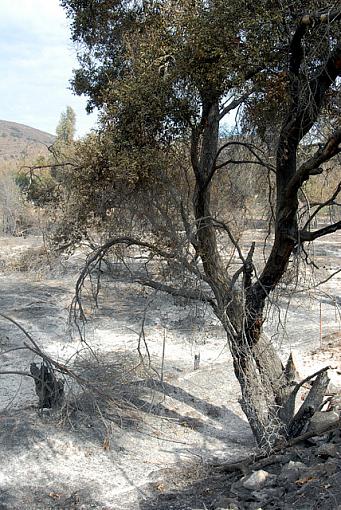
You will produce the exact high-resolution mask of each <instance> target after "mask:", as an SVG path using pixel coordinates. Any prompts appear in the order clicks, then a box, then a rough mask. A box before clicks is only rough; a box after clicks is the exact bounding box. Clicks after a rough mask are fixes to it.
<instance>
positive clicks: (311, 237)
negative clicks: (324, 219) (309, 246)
mask: <svg viewBox="0 0 341 510" xmlns="http://www.w3.org/2000/svg"><path fill="white" fill-rule="evenodd" d="M340 229H341V221H338V222H336V223H332V224H331V225H328V226H327V227H324V228H320V229H319V230H315V231H314V232H309V231H308V230H301V231H300V232H299V240H300V241H301V242H302V243H304V242H307V241H308V242H310V241H315V239H318V238H319V237H323V236H326V235H328V234H333V233H334V232H336V231H337V230H340Z"/></svg>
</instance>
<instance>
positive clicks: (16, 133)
mask: <svg viewBox="0 0 341 510" xmlns="http://www.w3.org/2000/svg"><path fill="white" fill-rule="evenodd" d="M54 139H55V137H54V136H53V135H51V134H49V133H45V132H44V131H40V130H39V129H35V128H32V127H29V126H25V125H24V124H18V123H17V122H9V121H6V120H0V160H2V161H8V160H17V159H22V158H26V157H29V156H31V155H35V156H37V155H39V154H45V153H46V152H47V146H48V145H51V144H52V143H53V141H54Z"/></svg>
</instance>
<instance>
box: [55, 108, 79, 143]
mask: <svg viewBox="0 0 341 510" xmlns="http://www.w3.org/2000/svg"><path fill="white" fill-rule="evenodd" d="M75 132H76V114H75V112H74V110H73V109H72V108H71V106H67V107H66V111H65V112H62V113H61V115H60V120H59V123H58V125H57V128H56V134H57V140H56V143H61V144H63V145H71V144H72V143H73V141H74V137H75Z"/></svg>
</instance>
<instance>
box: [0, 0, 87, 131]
mask: <svg viewBox="0 0 341 510" xmlns="http://www.w3.org/2000/svg"><path fill="white" fill-rule="evenodd" d="M0 4H1V12H0V76H1V79H0V119H3V120H10V121H14V122H20V123H22V124H27V125H29V126H32V127H35V128H38V129H42V130H43V131H47V132H49V133H55V130H56V125H57V124H58V121H59V117H60V114H61V112H62V111H65V109H66V107H67V106H68V105H69V106H71V107H72V108H73V109H74V110H75V112H76V117H77V135H79V136H81V135H83V134H85V133H86V132H87V131H89V130H90V128H91V127H92V126H93V125H94V124H95V122H96V119H95V115H90V116H89V115H87V114H86V112H85V105H86V99H85V98H84V97H81V98H80V97H77V96H74V95H73V94H72V92H71V90H69V87H70V85H69V80H70V78H71V76H72V69H73V68H75V67H77V62H76V55H75V50H74V48H73V47H72V43H71V41H70V32H69V28H68V23H67V20H66V17H65V14H64V10H63V9H62V8H61V7H60V6H59V1H58V0H0Z"/></svg>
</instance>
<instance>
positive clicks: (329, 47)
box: [61, 0, 341, 448]
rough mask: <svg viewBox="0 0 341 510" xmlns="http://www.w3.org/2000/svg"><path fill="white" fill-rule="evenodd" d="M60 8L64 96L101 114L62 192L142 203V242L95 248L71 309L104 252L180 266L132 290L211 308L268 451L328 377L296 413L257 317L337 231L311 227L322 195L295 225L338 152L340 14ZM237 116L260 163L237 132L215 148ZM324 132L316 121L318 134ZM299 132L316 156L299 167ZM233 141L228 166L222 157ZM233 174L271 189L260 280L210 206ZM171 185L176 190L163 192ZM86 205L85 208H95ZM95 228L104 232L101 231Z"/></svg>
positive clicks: (270, 5) (100, 4)
mask: <svg viewBox="0 0 341 510" xmlns="http://www.w3.org/2000/svg"><path fill="white" fill-rule="evenodd" d="M61 4H62V6H63V7H65V9H66V11H67V14H68V16H69V18H70V20H71V22H72V35H73V40H74V41H75V42H76V43H77V44H78V45H79V48H80V50H79V61H80V65H81V67H80V69H79V70H77V71H76V73H75V76H74V81H73V85H74V89H75V91H76V92H77V93H79V94H86V95H88V97H89V105H88V108H89V109H91V108H93V107H94V106H97V107H99V108H100V109H101V111H102V117H101V125H102V131H101V133H100V134H99V141H98V143H97V145H96V147H97V149H96V151H95V152H94V151H93V150H91V153H89V152H88V154H87V157H86V158H83V168H84V169H86V171H87V173H86V172H85V173H84V171H83V172H82V174H78V179H80V180H81V181H82V182H83V184H84V187H83V189H82V191H79V186H78V188H77V189H78V191H77V194H76V193H75V196H76V195H77V196H78V197H80V196H83V203H85V202H86V201H87V199H88V197H89V189H90V187H91V183H95V186H94V190H93V191H94V196H95V197H97V199H98V198H99V197H100V196H102V202H101V203H102V205H103V208H104V212H108V213H112V212H113V213H114V214H115V208H116V207H117V204H118V199H119V193H117V189H119V190H122V189H124V196H125V197H129V196H130V197H131V200H135V204H136V202H137V200H136V197H137V196H138V195H140V196H141V194H144V196H145V197H148V206H150V207H149V208H148V211H147V212H146V211H144V213H143V219H144V220H145V221H146V222H147V224H148V231H146V233H147V234H148V235H146V236H145V237H144V236H143V235H141V229H140V235H139V236H135V237H132V236H131V235H125V234H124V232H122V235H116V236H113V237H111V238H109V239H108V240H107V241H106V242H105V243H104V244H103V245H102V246H100V247H99V248H98V249H97V251H95V252H94V254H93V255H92V256H91V257H90V258H89V260H88V264H87V267H86V268H85V270H84V271H83V272H82V275H81V277H80V280H79V282H78V298H79V295H80V288H81V284H82V283H83V281H84V278H85V277H86V276H87V274H88V273H89V271H90V269H91V267H93V265H94V264H96V262H98V261H100V260H101V259H102V258H103V257H104V256H105V254H106V253H107V252H108V250H109V249H111V248H113V247H115V246H122V245H126V246H131V245H135V246H140V247H142V248H144V249H146V250H149V252H150V253H151V254H153V256H154V257H155V258H157V257H158V258H159V259H160V260H161V259H162V260H167V261H168V262H172V263H174V264H176V265H178V266H181V267H182V268H183V270H184V271H186V272H187V274H188V275H189V279H188V281H190V282H193V281H194V280H196V281H197V282H199V283H200V288H199V289H198V286H188V285H186V286H183V285H178V286H177V285H176V284H173V285H171V284H169V283H167V284H166V283H164V282H162V281H160V280H157V279H152V278H151V277H150V276H149V275H146V276H145V277H143V278H138V280H139V281H140V283H142V284H144V285H147V286H149V287H151V288H154V289H158V290H161V291H165V292H168V293H170V294H172V295H180V296H184V297H186V298H188V299H198V300H201V301H205V302H207V303H209V304H210V305H211V307H212V309H213V311H214V313H215V314H216V316H217V317H218V318H219V319H220V321H221V323H222V325H223V326H224V328H225V330H226V333H227V337H228V341H229V346H230V350H231V354H232V357H233V362H234V370H235V374H236V376H237V378H238V381H239V383H240V386H241V391H242V407H243V410H244V412H245V414H246V416H247V418H248V420H249V423H250V425H251V428H252V430H253V432H254V435H255V437H256V439H257V442H258V443H259V444H260V445H262V446H269V447H270V448H271V447H272V446H273V445H274V444H275V443H276V442H278V441H279V440H281V438H283V437H286V438H287V437H291V436H295V435H297V434H299V433H300V431H301V430H302V428H303V427H304V425H305V423H306V421H307V420H308V419H309V418H310V417H311V415H312V414H313V413H314V412H315V411H316V410H317V408H318V407H319V405H320V404H321V401H322V399H323V395H324V393H325V390H326V387H327V384H328V378H327V376H326V373H325V371H322V372H321V373H320V374H318V375H317V376H316V377H315V380H314V383H313V385H312V388H311V391H310V393H309V396H308V398H307V399H306V401H305V403H304V404H303V405H302V407H301V409H300V410H299V411H298V413H296V414H295V398H296V395H297V392H298V390H299V388H300V387H301V384H302V383H297V384H296V383H295V382H294V381H293V378H292V373H291V370H290V360H289V363H288V364H287V366H283V364H282V362H281V360H280V358H279V356H278V354H277V353H276V352H275V349H274V348H273V346H272V345H271V343H270V342H269V341H268V340H267V339H266V338H265V336H264V335H263V323H264V320H265V316H264V308H265V304H266V302H267V300H268V299H269V297H270V296H271V293H272V292H273V291H274V290H275V289H276V287H277V286H278V285H279V283H280V281H281V279H282V277H283V275H284V274H285V273H286V271H287V268H288V267H289V265H290V258H291V255H292V253H293V252H294V251H299V250H301V249H304V244H305V243H309V242H312V241H314V240H315V239H317V238H320V237H322V236H324V235H327V234H329V233H332V232H335V231H336V230H338V229H340V228H341V222H336V223H332V224H329V225H328V226H326V227H324V228H321V229H317V230H311V221H312V218H313V217H314V216H316V214H317V213H318V212H321V211H322V210H323V208H324V207H326V206H327V205H328V200H326V201H325V202H324V203H322V204H320V205H319V206H318V207H317V209H315V211H314V212H312V214H311V215H310V216H309V217H308V219H307V220H306V221H305V224H304V225H300V224H299V221H298V207H299V200H298V198H299V193H300V191H301V189H302V187H303V186H304V183H306V182H307V181H309V180H311V179H313V178H314V176H315V175H317V174H320V173H321V172H323V171H324V166H323V165H324V164H325V163H326V162H330V161H332V160H333V159H334V158H336V157H337V155H338V154H339V152H340V142H341V130H340V125H339V120H338V117H337V115H338V114H339V102H338V101H339V93H340V80H339V77H340V75H341V42H340V21H341V11H340V9H335V8H334V7H333V5H334V4H329V2H326V1H314V0H310V1H309V2H307V1H304V2H303V1H297V2H295V3H293V2H291V1H286V0H285V1H281V2H277V1H276V2H268V1H265V0H261V1H259V2H257V3H251V2H248V1H246V0H245V1H244V0H239V1H238V2H237V1H230V2H225V1H222V0H212V1H208V2H206V1H193V0H185V1H181V2H179V1H176V0H164V1H161V2H153V1H150V2H148V1H146V2H136V3H134V2H124V1H123V0H122V1H115V2H111V1H109V2H108V1H106V0H85V1H83V2H81V3H80V2H78V1H75V0H62V1H61ZM236 108H239V111H240V116H241V117H242V119H243V125H244V129H245V130H246V131H248V132H251V133H252V134H255V133H256V134H257V135H258V136H259V137H262V138H263V139H264V140H265V141H266V142H267V143H268V146H269V150H270V156H271V157H272V159H270V158H267V157H266V155H265V154H264V153H263V152H262V150H261V149H260V146H258V145H257V144H256V143H255V140H252V142H251V141H250V139H249V138H247V137H244V139H238V140H237V139H235V138H230V139H228V140H225V141H224V142H223V143H221V141H220V137H219V126H220V124H221V122H222V121H223V119H224V118H225V116H226V115H227V114H228V113H229V112H231V111H233V110H235V109H236ZM321 123H326V125H328V129H327V132H326V130H324V138H323V137H322V136H321V133H320V132H319V129H318V128H319V126H320V125H321ZM270 134H271V136H270ZM309 134H311V135H312V136H313V141H314V144H315V147H316V150H315V151H314V152H313V153H311V154H310V155H309V156H307V157H306V158H305V159H304V152H305V151H304V150H303V149H304V148H305V145H306V143H307V142H306V141H307V136H308V135H309ZM92 143H93V140H92ZM236 146H239V148H240V150H241V151H242V152H241V157H236V156H235V147H236ZM273 161H275V164H274V163H273ZM236 165H237V168H238V170H239V171H240V172H242V171H243V170H242V169H243V168H246V170H247V171H250V169H253V168H255V167H261V168H263V169H264V171H265V172H268V173H269V175H270V174H273V175H274V179H275V192H276V193H275V195H276V200H275V205H274V208H273V225H274V240H273V244H272V248H271V252H270V255H269V256H268V258H267V260H266V262H265V264H264V267H262V269H261V271H260V272H257V271H256V267H255V263H254V251H255V245H254V244H252V245H251V247H250V249H249V251H248V253H247V254H244V253H243V252H242V250H241V248H240V246H239V244H238V241H237V239H236V236H235V233H234V232H233V230H232V228H231V226H230V225H229V224H228V223H226V222H225V221H221V219H220V218H218V217H217V215H216V211H215V210H214V199H215V193H216V192H217V190H218V191H219V190H220V186H219V183H220V182H222V181H223V177H222V172H224V173H225V174H226V173H230V172H231V168H234V167H235V166H236ZM84 174H85V176H84ZM172 176H173V177H172ZM174 176H175V177H176V178H175V179H174ZM75 178H76V179H77V176H76V177H75ZM80 180H79V181H78V182H80ZM177 180H178V181H177ZM170 182H171V183H173V194H172V187H171V186H169V185H168V186H167V183H168V184H169V183H170ZM178 184H179V185H178ZM174 186H175V187H176V189H179V190H180V193H179V194H176V195H177V196H176V197H174V196H173V195H174ZM340 188H341V186H340V185H338V187H337V189H336V190H335V192H334V193H333V197H334V199H335V197H336V196H337V194H338V193H339V191H340ZM129 192H130V194H129ZM186 193H187V200H186ZM189 193H190V194H191V200H188V195H189ZM165 199H167V200H165ZM80 202H81V201H80V200H78V204H79V203H80ZM97 203H98V200H96V203H95V202H92V204H93V206H94V209H96V204H97ZM90 210H91V204H89V205H88V209H87V211H88V212H90ZM84 215H86V214H85V212H84V211H83V218H84ZM148 215H149V216H148ZM86 216H87V217H88V215H86ZM105 216H106V214H104V213H103V214H102V218H103V219H105ZM155 218H157V221H156V220H155ZM170 218H174V221H170ZM83 221H84V222H86V221H87V220H86V219H84V220H83ZM142 223H143V222H140V225H141V224H142ZM156 224H157V225H156ZM180 224H182V230H181V231H180V227H179V226H180ZM155 226H157V228H155ZM106 232H107V234H108V236H109V234H110V233H112V230H111V229H110V228H108V229H107V230H106ZM151 232H152V234H153V236H154V237H152V238H150V233H151ZM222 243H224V245H225V246H228V245H230V246H231V245H232V247H233V249H234V250H236V252H237V254H238V257H239V262H240V267H239V269H238V270H237V271H236V272H234V273H231V267H227V268H226V260H225V259H224V257H223V256H222V254H221V245H222ZM78 304H79V305H80V307H81V303H80V300H79V299H78ZM315 375H316V374H315Z"/></svg>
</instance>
